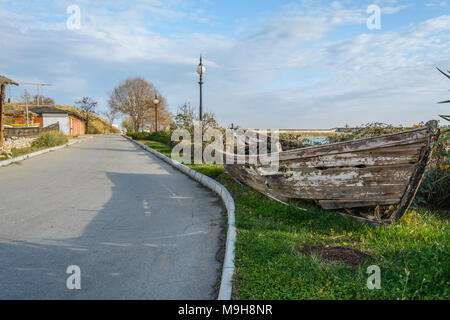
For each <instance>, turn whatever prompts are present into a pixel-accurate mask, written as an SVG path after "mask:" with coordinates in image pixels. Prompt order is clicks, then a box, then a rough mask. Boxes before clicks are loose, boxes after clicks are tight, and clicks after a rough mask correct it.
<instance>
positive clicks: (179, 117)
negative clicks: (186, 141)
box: [175, 103, 219, 135]
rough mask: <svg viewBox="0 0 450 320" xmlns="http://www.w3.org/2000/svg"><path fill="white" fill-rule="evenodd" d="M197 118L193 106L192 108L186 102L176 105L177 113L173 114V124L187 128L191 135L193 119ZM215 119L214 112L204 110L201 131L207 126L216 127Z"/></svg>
mask: <svg viewBox="0 0 450 320" xmlns="http://www.w3.org/2000/svg"><path fill="white" fill-rule="evenodd" d="M196 119H197V116H196V114H195V111H194V108H192V107H191V106H190V105H189V104H188V103H185V104H184V105H183V106H181V107H178V110H177V113H176V115H175V124H176V126H177V127H178V128H183V129H186V130H188V131H189V132H190V133H191V135H193V134H194V121H195V120H196ZM218 127H219V126H218V124H217V121H216V119H215V115H214V113H211V112H205V113H204V114H203V121H202V129H203V132H205V131H206V130H208V129H209V128H218Z"/></svg>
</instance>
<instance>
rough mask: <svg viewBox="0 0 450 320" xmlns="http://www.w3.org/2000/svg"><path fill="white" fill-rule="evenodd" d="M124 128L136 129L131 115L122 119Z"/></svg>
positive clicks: (128, 129)
mask: <svg viewBox="0 0 450 320" xmlns="http://www.w3.org/2000/svg"><path fill="white" fill-rule="evenodd" d="M122 130H125V131H126V132H133V131H134V127H133V121H132V120H131V118H130V117H127V118H125V119H123V120H122Z"/></svg>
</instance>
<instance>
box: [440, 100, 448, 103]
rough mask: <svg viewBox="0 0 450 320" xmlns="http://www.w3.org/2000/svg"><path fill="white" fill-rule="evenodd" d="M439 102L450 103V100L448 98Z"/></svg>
mask: <svg viewBox="0 0 450 320" xmlns="http://www.w3.org/2000/svg"><path fill="white" fill-rule="evenodd" d="M438 103H450V100H447V101H441V102H438Z"/></svg>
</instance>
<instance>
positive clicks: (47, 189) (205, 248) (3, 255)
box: [0, 135, 224, 299]
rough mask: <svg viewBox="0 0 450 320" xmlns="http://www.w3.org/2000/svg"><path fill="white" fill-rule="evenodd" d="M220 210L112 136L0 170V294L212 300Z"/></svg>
mask: <svg viewBox="0 0 450 320" xmlns="http://www.w3.org/2000/svg"><path fill="white" fill-rule="evenodd" d="M222 211H223V209H222V205H221V203H220V201H219V199H218V198H217V197H216V196H215V195H214V194H213V193H212V192H210V191H209V190H207V189H205V188H204V187H202V186H201V185H199V184H198V183H197V182H195V181H193V180H191V179H189V178H188V177H186V176H185V175H183V174H182V173H180V172H178V171H177V170H175V169H173V168H172V167H170V166H169V165H167V164H166V163H164V162H162V161H161V160H159V159H157V158H156V157H154V156H152V155H149V154H148V153H146V152H144V151H143V150H141V149H139V148H138V147H136V146H134V145H133V144H132V143H131V142H129V141H127V140H126V139H124V138H123V137H121V136H119V135H115V136H97V137H94V138H93V139H90V140H87V141H84V142H81V143H78V144H75V145H73V146H71V147H68V148H63V149H61V150H58V151H55V152H51V153H49V154H45V155H42V156H38V157H36V158H31V159H29V160H26V161H23V162H21V163H19V164H13V165H10V166H7V167H3V168H0V299H215V298H216V297H217V282H218V280H219V273H220V268H221V265H220V263H219V262H218V261H217V259H216V255H217V252H218V251H219V248H220V247H221V242H220V240H219V239H220V237H221V235H222V232H221V227H222V225H223V221H224V220H223V216H222ZM71 265H75V266H78V267H79V268H80V270H81V277H80V280H81V281H80V284H81V289H79V290H78V289H72V290H70V289H68V288H67V284H66V282H67V279H68V278H69V276H71V274H67V273H66V271H67V268H68V267H69V266H71ZM71 280H73V276H72V278H71ZM70 283H75V282H74V281H70Z"/></svg>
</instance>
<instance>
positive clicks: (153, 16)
mask: <svg viewBox="0 0 450 320" xmlns="http://www.w3.org/2000/svg"><path fill="white" fill-rule="evenodd" d="M73 4H74V5H78V6H79V7H80V9H81V28H80V29H79V30H69V29H68V28H67V26H66V21H67V19H68V17H69V14H67V13H66V10H67V7H68V6H69V5H73ZM372 4H375V5H377V6H379V7H380V8H381V29H380V30H369V29H368V28H367V25H366V21H367V19H368V18H369V16H370V14H369V13H367V12H366V9H367V7H368V6H369V5H372ZM0 27H1V30H3V31H4V33H3V35H2V37H0V45H1V48H2V49H3V50H1V51H0V74H3V75H6V76H8V77H10V78H12V79H14V80H16V81H21V82H45V83H52V87H50V88H45V89H44V90H45V91H44V93H45V94H46V95H48V96H51V97H53V98H55V100H56V102H57V103H58V104H73V103H74V101H75V100H77V99H78V98H80V97H81V96H85V95H88V96H92V97H93V98H95V99H97V100H98V101H99V102H100V109H103V108H105V106H106V103H107V98H108V91H110V90H111V89H112V88H114V86H116V85H118V84H119V83H120V82H121V81H122V80H124V79H126V78H127V77H135V76H141V77H143V78H145V79H146V80H148V81H150V82H152V83H153V84H154V85H155V86H156V87H157V88H158V89H159V91H161V92H162V93H163V94H164V95H165V96H166V97H167V100H168V102H169V105H170V109H171V111H172V112H175V111H176V109H177V106H179V105H181V104H183V103H184V102H189V103H190V104H191V105H192V106H195V107H197V106H198V84H197V82H198V79H197V76H196V74H195V68H196V65H197V64H198V56H199V54H200V53H202V54H203V55H204V57H205V63H206V67H207V71H206V74H205V88H204V102H205V108H206V109H207V110H208V111H211V112H213V113H215V114H216V116H217V118H218V120H219V122H220V123H221V124H222V125H229V124H231V123H234V124H238V125H241V126H243V127H248V128H262V127H266V128H327V127H338V126H343V125H345V124H349V125H360V124H363V123H368V122H373V121H380V122H388V123H393V124H396V125H398V124H403V125H410V124H414V123H418V122H420V121H426V120H429V119H436V118H437V114H439V113H448V105H447V106H446V105H437V104H436V103H435V102H436V101H440V100H443V99H448V94H449V93H448V89H449V83H448V80H447V79H445V78H444V77H443V76H442V75H440V74H439V73H437V72H436V70H435V69H434V66H439V67H441V68H444V69H446V70H449V69H450V45H449V44H450V42H449V41H450V1H448V0H447V1H442V0H441V1H439V0H425V1H400V0H398V1H396V0H379V1H375V0H372V1H352V0H341V1H320V0H303V1H289V0H286V1H284V0H283V1H280V0H277V1H275V0H265V1H257V0H241V1H232V0H228V1H214V0H165V1H160V0H147V1H141V0H136V1H125V0H116V1H112V0H97V1H87V0H79V1H76V0H72V1H64V0H61V1H45V0H42V1H29V0H15V1H2V0H0ZM20 90H23V88H20V89H14V90H13V91H12V94H13V95H19V94H20V93H21V92H20ZM29 90H30V91H33V90H34V88H29Z"/></svg>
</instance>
